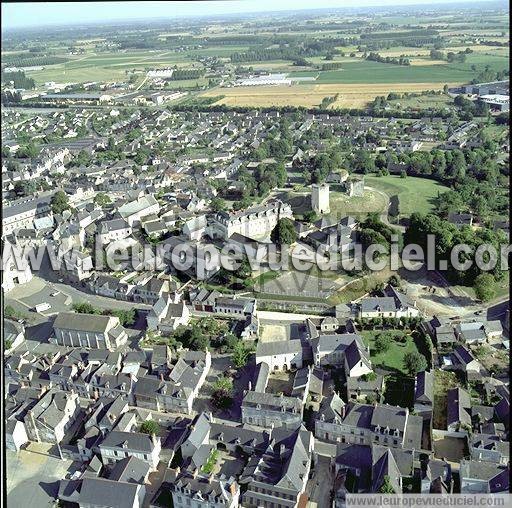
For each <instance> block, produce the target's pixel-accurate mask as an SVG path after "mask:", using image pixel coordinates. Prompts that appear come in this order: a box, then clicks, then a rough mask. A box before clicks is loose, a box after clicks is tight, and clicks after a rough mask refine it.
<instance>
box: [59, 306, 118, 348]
mask: <svg viewBox="0 0 512 508" xmlns="http://www.w3.org/2000/svg"><path fill="white" fill-rule="evenodd" d="M53 331H54V333H55V341H56V343H57V344H59V345H61V346H70V347H85V348H93V349H109V350H112V349H115V348H117V347H119V346H121V345H122V344H124V343H125V342H126V340H127V339H128V336H127V334H126V330H125V329H124V328H123V327H122V326H121V324H120V322H119V318H118V317H116V316H100V315H97V314H78V313H75V312H60V313H59V315H58V316H57V318H56V319H55V321H54V323H53Z"/></svg>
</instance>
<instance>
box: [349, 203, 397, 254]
mask: <svg viewBox="0 0 512 508" xmlns="http://www.w3.org/2000/svg"><path fill="white" fill-rule="evenodd" d="M394 235H396V236H397V238H398V242H397V243H398V245H399V248H400V246H401V236H400V235H399V232H398V231H397V230H396V229H394V228H393V227H391V226H388V225H387V224H384V223H383V222H382V221H381V220H380V218H379V215H378V214H377V213H371V214H369V215H368V217H367V218H366V220H365V221H364V222H362V223H361V230H360V233H359V240H360V242H361V244H362V246H363V249H365V250H366V249H367V248H368V247H369V246H370V245H376V244H379V245H382V246H383V247H384V248H385V249H386V251H387V252H389V250H390V246H391V242H392V241H393V239H392V237H393V236H394Z"/></svg>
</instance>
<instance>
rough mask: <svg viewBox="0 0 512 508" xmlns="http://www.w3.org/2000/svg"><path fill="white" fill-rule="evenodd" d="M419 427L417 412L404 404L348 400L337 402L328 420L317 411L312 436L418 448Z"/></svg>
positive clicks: (419, 438) (341, 440)
mask: <svg viewBox="0 0 512 508" xmlns="http://www.w3.org/2000/svg"><path fill="white" fill-rule="evenodd" d="M326 423H327V424H329V425H326ZM422 428H423V419H422V418H421V416H417V415H412V414H410V412H409V410H408V409H407V408H401V407H395V406H390V405H387V404H378V403H377V404H375V405H369V404H360V403H358V402H355V403H354V402H349V403H348V404H346V405H343V406H342V405H339V412H338V414H336V415H334V416H333V419H332V420H331V421H330V422H325V420H324V421H322V413H321V412H320V423H319V424H318V427H317V425H316V422H315V436H316V437H318V438H319V439H325V440H328V441H332V442H340V443H352V444H365V445H370V444H372V443H373V444H381V445H384V446H389V447H391V448H402V449H406V450H420V449H421V435H422Z"/></svg>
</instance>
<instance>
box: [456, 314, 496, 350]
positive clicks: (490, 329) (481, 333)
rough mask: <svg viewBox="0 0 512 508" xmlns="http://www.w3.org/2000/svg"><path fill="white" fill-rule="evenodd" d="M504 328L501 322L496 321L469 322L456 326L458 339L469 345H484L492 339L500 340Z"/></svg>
mask: <svg viewBox="0 0 512 508" xmlns="http://www.w3.org/2000/svg"><path fill="white" fill-rule="evenodd" d="M502 333H503V327H502V325H501V322H500V321H499V320H495V321H469V322H462V323H459V324H457V325H456V326H455V335H456V336H457V339H458V340H459V341H460V342H462V343H464V344H467V345H477V344H484V343H485V342H488V341H489V340H491V339H499V338H500V337H501V335H502Z"/></svg>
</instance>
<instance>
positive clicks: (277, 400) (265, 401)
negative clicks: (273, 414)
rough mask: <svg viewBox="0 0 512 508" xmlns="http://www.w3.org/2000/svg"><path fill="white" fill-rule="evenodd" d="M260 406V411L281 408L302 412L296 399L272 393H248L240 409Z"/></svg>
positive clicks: (299, 402)
mask: <svg viewBox="0 0 512 508" xmlns="http://www.w3.org/2000/svg"><path fill="white" fill-rule="evenodd" d="M258 404H259V405H260V406H261V407H262V409H269V410H273V411H278V410H279V411H280V410H281V408H282V407H284V408H286V409H295V410H296V411H297V413H300V411H301V410H302V402H301V401H300V400H299V399H297V398H296V397H285V396H279V395H274V394H273V393H260V392H255V391H248V392H247V393H246V394H245V396H244V398H243V401H242V407H244V406H246V407H256V406H257V405H258Z"/></svg>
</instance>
